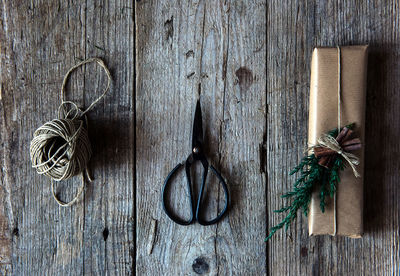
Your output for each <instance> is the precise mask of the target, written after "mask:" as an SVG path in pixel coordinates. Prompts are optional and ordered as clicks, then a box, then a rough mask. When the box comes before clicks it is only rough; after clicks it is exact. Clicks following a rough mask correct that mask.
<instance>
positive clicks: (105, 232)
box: [103, 227, 110, 241]
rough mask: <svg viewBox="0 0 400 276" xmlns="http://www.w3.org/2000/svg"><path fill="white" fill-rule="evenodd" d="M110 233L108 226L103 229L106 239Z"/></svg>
mask: <svg viewBox="0 0 400 276" xmlns="http://www.w3.org/2000/svg"><path fill="white" fill-rule="evenodd" d="M109 234H110V232H109V231H108V229H107V227H106V228H104V230H103V238H104V241H106V240H107V238H108V235H109Z"/></svg>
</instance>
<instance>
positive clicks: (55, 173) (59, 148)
mask: <svg viewBox="0 0 400 276" xmlns="http://www.w3.org/2000/svg"><path fill="white" fill-rule="evenodd" d="M91 62H96V63H97V64H99V65H100V66H101V67H102V68H103V69H104V71H105V72H106V74H107V78H108V82H107V87H106V88H105V89H104V91H103V93H102V94H101V95H100V96H99V97H98V98H97V99H96V100H95V101H94V102H92V103H91V104H90V105H89V107H88V108H87V109H85V110H84V111H82V110H81V109H80V108H79V107H78V106H77V105H76V104H75V103H74V102H72V101H66V100H65V86H66V84H67V81H68V78H69V76H70V74H71V73H72V71H74V70H75V69H77V68H78V67H80V66H82V65H84V64H86V63H91ZM110 85H111V74H110V71H109V70H108V68H107V67H106V65H105V64H104V62H103V61H102V60H101V59H99V58H89V59H86V60H84V61H82V62H80V63H78V64H76V65H75V66H73V67H72V68H71V69H69V70H68V72H67V73H66V74H65V77H64V80H63V83H62V86H61V104H60V106H59V108H58V119H54V120H52V121H50V122H47V123H45V124H44V125H42V126H41V127H39V128H38V129H37V130H36V131H35V132H34V134H33V139H32V141H31V145H30V157H31V161H32V167H33V168H35V169H36V171H37V172H38V173H39V174H44V175H46V176H49V177H50V179H51V192H52V195H53V197H54V199H55V200H56V202H57V203H58V204H59V205H60V206H63V207H67V206H71V205H72V204H74V203H75V202H76V201H77V200H78V198H79V197H80V195H81V194H82V192H83V190H84V188H85V177H84V174H86V177H87V179H88V180H89V181H92V179H91V177H90V173H89V169H88V167H87V165H88V162H89V160H90V157H91V155H92V150H91V146H90V141H89V136H88V121H87V118H86V113H87V112H88V111H89V110H91V109H92V108H93V106H94V105H95V104H97V103H98V102H99V101H100V100H101V99H102V98H103V97H104V96H105V94H106V93H107V92H108V91H109V89H110ZM68 106H69V109H68ZM78 174H81V178H82V184H81V186H80V188H79V190H78V192H77V193H76V195H75V197H74V198H73V199H72V200H71V201H69V202H63V201H61V200H60V199H58V197H57V195H56V194H55V191H54V190H55V189H54V182H55V181H61V180H65V179H68V178H71V177H72V176H75V175H78Z"/></svg>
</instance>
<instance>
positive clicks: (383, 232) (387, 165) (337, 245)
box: [0, 0, 400, 275]
mask: <svg viewBox="0 0 400 276" xmlns="http://www.w3.org/2000/svg"><path fill="white" fill-rule="evenodd" d="M342 2H343V1H336V2H332V1H296V0H287V1H277V0H273V1H265V0H264V1H262V0H252V1H244V0H235V1H233V0H232V1H224V0H220V1H205V0H193V1H183V0H175V1H168V0H152V1H149V0H141V1H139V0H138V1H135V3H133V2H126V1H122V0H102V1H92V0H87V1H44V0H34V1H23V0H20V1H6V0H3V1H1V5H0V28H1V30H0V62H1V64H0V118H1V120H0V140H1V146H0V154H1V166H2V169H1V170H0V177H1V183H0V274H1V275H3V274H4V275H10V274H13V275H46V274H47V275H109V274H110V275H132V274H135V273H136V274H137V275H197V274H203V275H397V274H398V273H399V263H400V254H399V250H400V249H399V235H400V233H399V217H400V213H399V211H400V210H399V209H400V207H399V200H398V198H399V188H398V185H397V184H398V183H397V182H398V179H399V178H400V175H399V174H400V173H399V167H400V164H399V161H400V159H399V156H400V148H399V144H398V137H400V128H399V126H398V125H399V117H398V106H399V105H400V96H399V93H398V87H400V81H399V78H398V76H399V75H400V63H399V62H398V60H399V57H400V53H399V46H400V37H399V36H400V10H399V9H400V8H399V3H398V1H395V0H393V1H374V0H369V1H346V2H343V3H342ZM135 38H136V40H135ZM365 43H368V44H369V45H370V54H369V66H368V93H367V94H368V96H367V122H368V123H367V126H366V137H367V138H366V141H365V143H366V158H367V162H366V168H365V169H366V175H365V194H364V199H365V236H364V238H363V239H361V240H350V239H347V238H342V237H311V238H310V237H308V233H307V220H306V219H305V218H303V217H300V216H299V218H298V220H297V222H296V224H295V225H293V227H292V228H291V229H290V230H289V231H288V234H286V233H285V232H284V231H282V232H279V233H278V234H277V235H276V236H275V237H274V238H273V239H272V240H271V242H269V243H268V244H266V243H264V241H263V240H264V238H265V236H266V235H267V228H268V227H271V226H272V225H274V224H276V223H278V221H279V219H280V218H281V217H280V216H277V215H275V214H273V213H272V211H273V210H274V209H277V208H279V207H281V206H282V203H283V201H282V200H281V199H280V198H279V197H278V196H279V195H281V194H282V193H283V192H284V191H286V190H287V189H289V188H290V187H291V185H292V183H293V180H294V179H293V177H289V176H288V172H289V170H290V169H291V168H292V167H293V166H294V165H295V164H296V163H297V162H298V160H299V159H300V158H301V156H302V155H303V149H304V148H305V146H306V137H307V133H306V131H307V122H308V118H307V115H308V101H309V80H310V61H311V53H312V49H313V47H315V46H332V45H337V44H341V45H346V44H365ZM92 56H98V57H101V58H103V59H104V60H105V63H106V64H107V66H108V67H109V68H110V71H111V73H112V75H113V79H114V81H113V84H112V88H111V91H110V93H109V94H108V95H107V96H106V97H105V99H104V100H102V101H101V102H100V103H99V104H98V105H97V106H96V107H95V108H94V109H93V111H91V112H90V113H89V122H90V129H89V134H90V138H91V141H92V146H93V150H94V152H95V153H94V155H93V158H92V161H91V162H90V168H91V170H92V174H93V175H94V178H95V181H94V182H93V183H92V184H89V185H88V186H87V189H86V192H85V196H84V198H83V199H82V200H81V201H80V202H79V203H78V204H76V205H74V206H73V207H72V208H60V207H58V206H57V205H56V203H55V202H54V200H53V199H52V198H51V195H50V186H49V184H50V183H49V181H48V179H47V178H45V177H42V176H39V175H37V174H36V172H35V171H34V170H33V169H32V168H31V163H30V160H29V154H28V152H29V143H30V140H31V138H32V133H33V131H34V130H35V129H36V128H37V127H39V126H40V125H41V124H43V123H44V122H46V121H48V120H50V119H52V118H53V117H55V116H56V110H57V108H58V105H59V102H60V99H59V88H60V85H61V81H62V78H63V76H64V74H65V72H66V71H67V70H68V68H70V67H71V66H72V65H74V64H75V63H77V62H79V61H80V60H81V59H84V58H87V57H92ZM267 68H268V70H267ZM105 81H106V77H105V75H104V74H103V73H102V71H101V69H100V68H97V67H96V66H95V65H88V66H85V67H83V68H81V69H79V70H77V71H76V72H75V73H73V74H72V76H71V80H70V82H69V85H68V88H67V90H68V95H67V96H68V99H71V100H74V101H76V102H77V103H78V104H79V105H80V106H87V105H88V104H89V103H90V102H91V101H92V100H94V99H95V97H96V96H95V94H96V91H98V90H99V89H101V88H102V87H103V86H104V84H105ZM198 98H200V99H201V103H202V109H203V117H204V125H205V133H206V141H207V145H208V147H207V149H206V152H207V153H208V156H209V159H210V161H211V162H212V163H213V164H214V165H215V166H216V167H217V168H218V169H219V170H220V171H221V172H222V174H223V175H224V176H225V178H226V179H227V180H228V186H229V188H230V193H231V197H232V208H231V210H230V211H229V213H228V216H227V217H226V218H224V220H223V221H222V222H221V223H219V224H217V225H214V226H209V227H202V226H200V225H199V224H193V225H191V226H188V227H183V226H178V225H176V224H174V223H172V222H171V221H170V220H169V218H167V217H166V215H165V214H164V213H163V211H162V208H161V194H160V192H161V188H162V184H163V180H164V178H165V177H166V175H167V174H168V172H169V171H170V170H171V169H172V168H173V166H174V165H175V164H177V163H178V162H181V161H182V160H184V159H185V158H186V157H187V155H188V154H189V151H190V146H191V144H190V138H191V128H192V120H193V113H194V108H195V103H196V100H197V99H198ZM179 177H180V178H179V179H177V180H180V181H177V182H176V185H175V186H174V187H173V192H174V195H173V196H172V197H171V202H172V205H173V207H174V209H175V210H177V211H179V213H180V214H182V215H184V216H185V215H186V216H187V215H188V212H187V211H188V210H187V209H186V210H185V206H187V204H188V202H187V197H186V194H185V191H186V190H185V183H184V182H183V174H181V175H180V176H179ZM197 180H198V179H197ZM217 184H218V183H217V182H216V181H215V179H211V181H210V182H209V186H208V187H209V188H208V189H207V195H208V196H209V197H210V200H209V202H208V213H209V215H215V214H216V213H217V212H218V210H220V208H221V206H222V201H223V198H222V191H221V188H220V187H219V186H218V185H217ZM78 186H79V181H78V180H77V179H74V180H72V181H66V182H62V183H60V184H59V185H58V186H57V192H59V196H60V197H61V198H64V199H68V198H71V197H72V196H73V195H74V192H75V191H76V190H77V188H78ZM153 231H154V232H153ZM149 248H151V250H149Z"/></svg>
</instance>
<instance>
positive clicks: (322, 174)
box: [265, 124, 354, 241]
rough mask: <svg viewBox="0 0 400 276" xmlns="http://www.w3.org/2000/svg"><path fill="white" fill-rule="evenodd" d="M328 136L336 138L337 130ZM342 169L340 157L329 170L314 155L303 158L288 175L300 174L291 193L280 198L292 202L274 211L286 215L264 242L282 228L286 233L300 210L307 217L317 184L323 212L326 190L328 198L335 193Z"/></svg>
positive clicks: (342, 163)
mask: <svg viewBox="0 0 400 276" xmlns="http://www.w3.org/2000/svg"><path fill="white" fill-rule="evenodd" d="M353 126H354V124H350V125H347V126H346V127H347V128H349V129H352V128H353ZM328 134H329V135H331V136H332V137H336V136H337V135H338V129H334V130H331V131H330V132H328ZM344 168H345V163H344V160H343V158H342V157H340V156H339V157H337V158H336V160H335V163H334V164H333V166H332V168H331V169H327V168H325V167H322V166H320V165H319V164H318V159H317V158H316V157H315V155H314V154H310V155H308V156H306V157H304V158H303V159H302V160H301V162H300V164H299V165H298V166H296V167H295V168H294V169H293V170H292V171H291V172H290V175H293V174H295V173H300V177H299V178H297V180H296V182H295V183H294V185H293V191H291V192H288V193H286V194H284V195H282V198H289V199H292V202H291V203H290V204H289V205H287V206H285V207H283V208H281V209H279V210H275V211H274V212H275V213H284V212H288V214H287V215H286V217H285V218H284V219H283V220H282V222H281V223H279V224H277V225H276V226H274V227H272V228H270V232H269V235H268V237H267V238H266V239H265V241H268V240H269V239H271V237H272V236H273V235H274V234H275V233H276V231H278V230H279V229H281V228H283V227H285V231H287V229H288V228H289V225H290V224H291V223H292V222H293V221H294V220H295V219H296V216H297V211H298V210H299V209H302V211H303V213H304V215H305V216H307V215H308V210H309V204H310V201H311V194H312V192H313V190H314V189H315V187H316V186H317V185H318V184H319V185H320V208H321V211H322V212H325V204H326V195H327V194H328V190H327V189H328V188H329V196H330V197H333V196H334V194H335V193H336V187H337V185H338V183H339V182H340V177H339V172H340V171H341V170H343V169H344Z"/></svg>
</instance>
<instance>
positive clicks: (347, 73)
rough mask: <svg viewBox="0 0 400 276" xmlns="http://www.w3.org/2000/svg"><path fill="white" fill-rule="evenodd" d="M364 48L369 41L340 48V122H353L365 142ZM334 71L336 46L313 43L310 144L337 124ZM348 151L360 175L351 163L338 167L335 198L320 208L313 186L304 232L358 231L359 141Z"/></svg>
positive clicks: (360, 218) (360, 229) (360, 231)
mask: <svg viewBox="0 0 400 276" xmlns="http://www.w3.org/2000/svg"><path fill="white" fill-rule="evenodd" d="M367 48H368V46H345V47H340V49H341V62H340V64H341V66H340V71H341V75H340V76H341V125H342V126H344V125H347V124H350V123H355V128H354V130H355V136H358V137H360V138H361V142H364V127H365V122H364V120H365V96H366V77H367V56H368V52H367ZM338 72H339V69H338V49H337V48H336V47H335V48H315V49H314V52H313V56H312V66H311V85H310V113H309V129H308V143H309V145H310V146H311V145H315V144H316V143H317V139H318V138H319V137H320V136H321V135H322V134H324V133H327V132H328V131H330V130H332V129H335V128H337V126H338ZM352 153H354V154H355V155H357V156H358V157H359V159H360V164H359V165H358V166H357V171H358V172H359V173H360V175H361V177H359V178H356V177H355V176H354V174H353V172H352V170H351V168H350V166H347V167H346V169H345V170H344V171H342V172H340V183H339V184H338V187H337V193H336V203H335V201H334V199H332V198H329V199H328V201H327V206H326V209H325V212H324V213H322V212H321V209H320V206H319V203H320V199H319V193H318V191H317V190H318V189H317V190H316V191H314V193H313V195H312V198H311V204H310V212H309V219H308V226H309V235H326V234H329V235H335V234H336V235H342V236H348V237H352V238H360V237H361V236H362V234H363V175H364V146H363V147H362V149H361V150H358V151H355V152H352ZM335 209H336V211H335ZM335 220H336V223H335ZM335 224H336V225H335ZM335 229H336V231H335Z"/></svg>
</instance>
